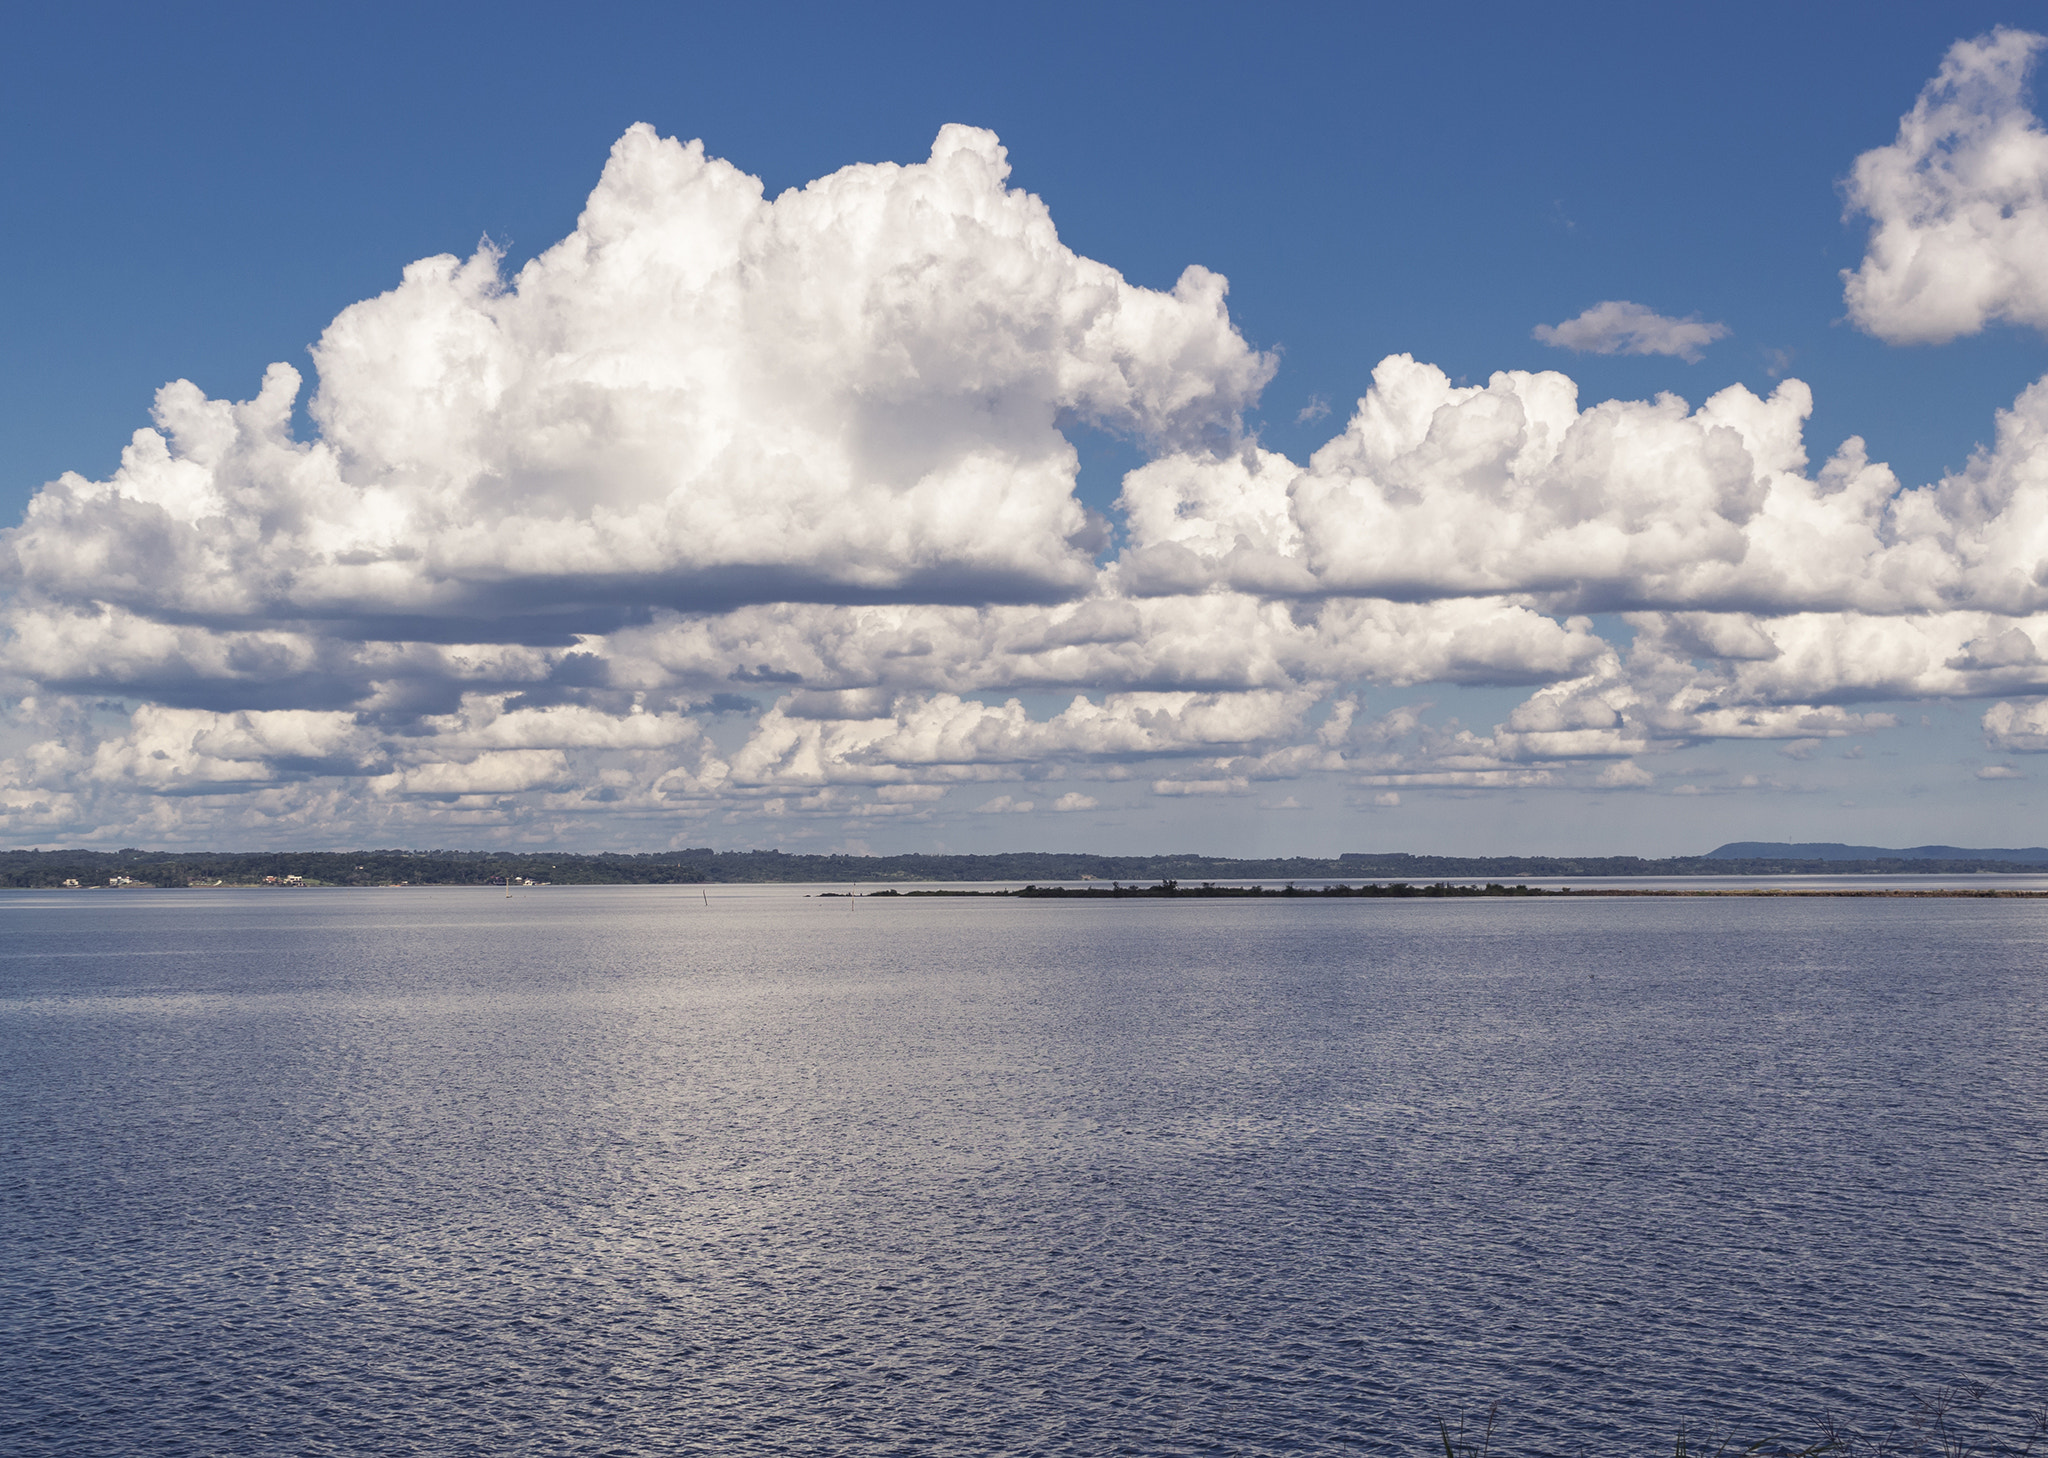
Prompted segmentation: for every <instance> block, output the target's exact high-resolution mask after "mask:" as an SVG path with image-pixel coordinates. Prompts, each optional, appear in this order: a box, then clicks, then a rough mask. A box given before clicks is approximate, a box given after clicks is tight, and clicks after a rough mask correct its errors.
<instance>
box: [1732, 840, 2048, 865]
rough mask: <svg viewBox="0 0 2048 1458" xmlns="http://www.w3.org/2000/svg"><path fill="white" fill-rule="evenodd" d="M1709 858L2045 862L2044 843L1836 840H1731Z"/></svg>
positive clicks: (2046, 850)
mask: <svg viewBox="0 0 2048 1458" xmlns="http://www.w3.org/2000/svg"><path fill="white" fill-rule="evenodd" d="M1707 859H1708V860H1710V861H2024V862H2026V863H2027V864H2028V865H2048V846H2038V845H2035V846H2028V847H2026V848H2025V849H2023V850H1966V849H1964V848H1962V847H1960V846H1953V845H1916V846H1912V847H1909V848H1908V849H1906V850H1887V849H1885V848H1884V847H1883V846H1877V845H1843V844H1841V842H1839V841H1832V840H1825V841H1818V840H1817V841H1800V842H1796V843H1795V842H1792V841H1784V840H1731V841H1729V842H1728V844H1726V845H1724V846H1717V847H1716V848H1715V849H1713V850H1710V851H1708V852H1707Z"/></svg>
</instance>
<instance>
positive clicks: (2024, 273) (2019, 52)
mask: <svg viewBox="0 0 2048 1458" xmlns="http://www.w3.org/2000/svg"><path fill="white" fill-rule="evenodd" d="M2044 44H2048V38H2044V37H2042V36H2039V35H2035V34H2033V33H2031V32H2029V31H2023V30H2008V29H2004V28H2000V29H1998V30H1994V31H1992V32H1991V33H1990V34H1989V35H1985V36H1979V37H1977V38H1976V39H1974V40H1963V41H1957V42H1956V43H1955V45H1954V46H1952V47H1950V49H1949V52H1948V55H1947V56H1946V57H1945V58H1944V59H1943V60H1942V63H1941V69H1940V71H1939V72H1938V73H1936V75H1935V77H1934V79H1933V80H1932V81H1930V82H1928V83H1927V87H1926V89H1925V90H1923V91H1922V92H1921V93H1920V98H1919V100H1918V101H1916V102H1915V103H1914V105H1913V109H1912V110H1911V111H1910V112H1908V113H1907V114H1906V115H1905V116H1904V117H1902V118H1901V119H1900V121H1899V135H1898V138H1897V140H1895V141H1894V142H1893V143H1892V144H1891V145H1890V146H1888V147H1879V148H1876V149H1874V150H1872V151H1869V152H1865V153H1864V154H1863V155H1862V156H1861V157H1858V158H1857V159H1856V165H1855V167H1854V169H1853V170H1852V171H1851V173H1850V176H1849V182H1848V201H1849V207H1850V210H1851V211H1852V212H1854V213H1862V214H1867V215H1868V216H1869V218H1870V222H1871V232H1870V242H1869V245H1868V249H1867V251H1866V253H1865V255H1864V258H1863V262H1862V264H1861V266H1860V267H1858V268H1857V269H1856V270H1855V271H1854V272H1853V273H1851V272H1845V273H1844V275H1843V277H1844V280H1845V282H1846V285H1847V288H1846V297H1847V300H1848V304H1849V317H1850V318H1851V319H1852V320H1854V321H1855V322H1856V325H1857V327H1859V328H1861V329H1864V330H1867V331H1868V332H1870V333H1871V334H1874V335H1876V336H1877V337H1878V338H1880V339H1884V340H1888V341H1890V342H1891V343H1894V344H1939V343H1942V342H1944V341H1946V340H1950V339H1954V338H1956V337H1957V336H1958V335H1962V334H1975V333H1976V332H1977V331H1979V330H1981V329H1983V328H1984V327H1985V326H1986V325H1988V324H1993V323H1999V322H2004V323H2012V324H2023V325H2028V326H2031V327H2032V328H2035V329H2042V330H2048V132H2044V131H2043V130H2042V128H2041V125H2040V122H2039V121H2038V120H2037V119H2036V118H2035V116H2034V115H2033V113H2032V112H2031V111H2029V110H2028V109H2027V105H2026V99H2025V98H2026V82H2027V75H2028V72H2029V71H2030V70H2031V69H2032V67H2033V64H2034V60H2035V58H2036V57H2037V56H2038V55H2039V53H2040V51H2041V47H2042V46H2043V45H2044Z"/></svg>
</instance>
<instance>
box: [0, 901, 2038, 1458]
mask: <svg viewBox="0 0 2048 1458" xmlns="http://www.w3.org/2000/svg"><path fill="white" fill-rule="evenodd" d="M2044 969H2048V905H2044V904H2038V903H2016V902H1982V901H1891V902H1884V901H1805V902H1787V901H1725V900H1723V901H1709V902H1682V901H1680V902H1672V901H1661V902H1660V901H1640V902H1631V901H1600V902H1541V903H1533V904H1532V903H1530V902H1528V901H1522V902H1479V903H1472V902H1466V903H1447V902H1431V903H1400V902H1374V901H1363V902H1361V901H1352V902H1343V903H1336V904H1328V903H1306V904H1304V903H1263V904H1261V903H1242V902H1237V903H1229V902H1156V901H1155V902H1124V903H1111V904H1095V905H1088V904H1079V905H1077V904H1072V903H1017V902H1004V901H984V902H967V901H946V902H931V901H915V900H910V901H894V902H891V901H862V902H858V903H854V904H852V905H849V903H847V902H845V901H840V900H832V901H823V900H816V899H806V898H805V897H804V896H803V895H802V894H801V892H799V891H791V890H786V889H779V888H777V889H764V890H752V891H733V890H727V891H725V892H724V893H723V894H720V893H719V892H717V891H714V892H713V893H712V895H711V897H710V901H709V904H708V905H707V904H705V902H704V900H703V898H702V897H701V896H700V894H699V893H698V891H696V890H695V889H694V888H691V889H687V890H685V889H678V888H633V889H616V890H613V889H576V890H571V889H566V888H562V889H556V888H551V889H547V890H543V891H536V892H522V893H520V894H519V895H517V896H515V897H513V898H511V899H509V900H508V899H506V898H505V897H504V896H503V895H502V893H500V892H495V891H422V890H406V891H303V892H196V891H195V892H163V893H156V892H130V893H112V892H94V893H69V894H64V895H50V894H40V893H7V894H6V895H5V896H4V897H0V1077H4V1085H0V1098H4V1105H0V1107H4V1124H0V1449H4V1450H5V1451H8V1452H12V1453H28V1454H46V1453H77V1454H95V1455H99V1454H110V1453H124V1452H150V1453H163V1454H185V1453H192V1454H200V1453H205V1454H217V1453H235V1454H239V1453H266V1454H267V1453H306V1454H322V1453H380V1454H382V1453H411V1452H419V1453H528V1452H533V1453H556V1452H560V1453H593V1454H595V1453H608V1454H609V1453H617V1454H626V1453H677V1452H714V1451H715V1452H719V1453H734V1454H746V1453H807V1454H808V1453H835V1452H836V1453H870V1452H872V1453H887V1452H903V1453H909V1452H918V1453H980V1452H991V1453H992V1452H1004V1453H1108V1452H1233V1453H1300V1452H1314V1451H1364V1452H1384V1453H1395V1452H1399V1453H1410V1454H1421V1453H1423V1452H1424V1451H1425V1450H1426V1449H1427V1448H1428V1447H1429V1445H1430V1443H1431V1442H1432V1441H1433V1440H1434V1438H1435V1429H1434V1426H1433V1422H1434V1415H1435V1414H1438V1413H1443V1414H1446V1415H1449V1416H1452V1417H1456V1416H1459V1415H1463V1416H1465V1417H1467V1418H1471V1417H1475V1416H1478V1415H1480V1414H1482V1413H1483V1412H1484V1410H1485V1408H1486V1406H1487V1405H1488V1404H1489V1403H1490V1402H1492V1401H1493V1400H1495V1399H1499V1400H1500V1401H1501V1403H1502V1406H1501V1409H1500V1411H1501V1432H1502V1437H1503V1440H1504V1442H1505V1446H1506V1447H1507V1448H1508V1449H1509V1450H1510V1451H1512V1452H1518V1453H1558V1454H1565V1453H1573V1452H1578V1451H1587V1452H1591V1453H1595V1454H1608V1453H1613V1454H1621V1453H1639V1452H1652V1451H1657V1450H1662V1451H1663V1452H1666V1453H1668V1452H1669V1451H1670V1445H1671V1438H1672V1434H1673V1432H1674V1430H1675V1428H1676V1426H1677V1424H1678V1423H1680V1422H1681V1421H1686V1422H1690V1423H1692V1424H1693V1425H1695V1427H1696V1428H1707V1429H1710V1430H1712V1431H1714V1432H1715V1433H1716V1434H1719V1433H1721V1432H1723V1431H1726V1430H1728V1429H1729V1428H1731V1427H1733V1428H1735V1429H1737V1430H1739V1431H1740V1432H1741V1433H1742V1434H1743V1436H1744V1439H1745V1441H1747V1439H1748V1438H1751V1437H1762V1436H1765V1435H1767V1434H1769V1433H1782V1434H1783V1435H1785V1436H1787V1437H1804V1436H1806V1435H1808V1433H1809V1431H1810V1428H1811V1423H1812V1420H1813V1418H1814V1417H1815V1416H1816V1415H1817V1414H1818V1413H1819V1412H1821V1411H1823V1410H1833V1411H1835V1412H1837V1413H1840V1414H1842V1415H1845V1416H1849V1417H1851V1418H1861V1419H1864V1420H1866V1421H1869V1420H1875V1419H1878V1418H1880V1417H1882V1418H1887V1419H1888V1418H1889V1417H1892V1416H1897V1415H1900V1414H1902V1413H1904V1412H1905V1411H1906V1410H1907V1407H1908V1405H1909V1403H1910V1399H1911V1397H1912V1395H1913V1394H1916V1393H1927V1392H1930V1391H1933V1390H1936V1389H1938V1388H1939V1387H1940V1386H1941V1385H1943V1384H1946V1383H1950V1382H1953V1381H1958V1380H1975V1381H1981V1382H1984V1383H1986V1384H1988V1385H1989V1386H1990V1387H1991V1388H1992V1390H1993V1396H1992V1397H1991V1398H1990V1399H1988V1406H1987V1408H1986V1409H1985V1411H1986V1413H1988V1414H1990V1415H1991V1416H1993V1417H1997V1418H1998V1419H1999V1420H2000V1421H2003V1420H2004V1419H2005V1418H2006V1417H2008V1416H2009V1414H2010V1410H2011V1409H2013V1408H2014V1407H2016V1406H2018V1405H2022V1404H2023V1403H2024V1402H2025V1401H2026V1400H2027V1399H2029V1398H2032V1399H2033V1400H2035V1401H2039V1400H2041V1399H2042V1398H2043V1397H2044V1396H2048V1393H2044V1392H2043V1390H2042V1389H2043V1387H2044V1385H2048V1384H2044V1382H2043V1374H2044V1373H2048V1362H2044V1360H2043V1359H2044V1357H2048V1168H2044V1166H2048V1057H2044V1052H2043V1048H2044V1036H2043V1035H2044V1033H2048V1001H2044V996H2043V993H2044V984H2048V970H2044Z"/></svg>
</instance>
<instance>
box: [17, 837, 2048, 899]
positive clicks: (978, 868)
mask: <svg viewBox="0 0 2048 1458" xmlns="http://www.w3.org/2000/svg"><path fill="white" fill-rule="evenodd" d="M2044 874H2048V865H2039V864H2032V863H2028V862H2025V861H2015V860H1995V859H1935V858H1932V857H1926V856H1908V855H1898V856H1889V857H1883V858H1878V859H1867V860H1844V859H1839V858H1823V857H1815V858H1811V859H1789V858H1782V857H1736V856H1728V855H1723V854H1720V853H1718V852H1717V853H1716V854H1714V855H1707V856H1672V857H1668V858H1666V859H1663V860H1647V859H1644V858H1643V857H1641V856H1423V855H1410V854H1407V853H1394V852H1386V853H1380V852H1371V853H1366V852H1355V853H1347V854H1344V855H1340V856H1321V857H1317V856H1286V857H1268V858H1263V859H1254V858H1244V859H1237V858H1231V857H1226V856H1196V855H1161V856H1108V855H1096V854H1093V853H1088V852H1050V851H1028V852H1013V853H997V854H985V855H899V856H849V855H793V854H789V853H786V852H783V851H714V850H711V849H709V848H705V847H698V848H693V849H684V850H667V851H653V852H644V853H640V854H626V853H619V852H607V853H599V854H589V855H585V854H569V853H566V852H561V851H519V852H511V851H450V850H357V851H295V850H284V851H161V850H134V849H130V850H119V851H93V850H13V851H0V888H14V889H20V890H54V889H57V888H59V887H62V886H64V885H65V884H66V883H67V882H73V883H76V884H77V886H78V887H79V888H81V889H83V888H86V887H91V886H100V887H105V886H108V885H110V884H130V885H134V884H140V885H148V886H156V887H174V886H175V887H185V886H208V887H211V886H215V885H221V886H223V887H225V886H261V885H263V884H265V883H266V882H268V883H271V884H285V883H297V884H305V885H323V886H393V885H407V886H490V885H498V886H502V885H504V884H505V883H506V882H507V881H508V880H509V881H512V882H514V883H520V884H523V883H526V882H546V883H548V884H550V885H556V886H570V885H581V886H632V885H642V886H675V885H683V886H716V885H767V884H784V885H790V884H794V885H817V884H821V883H836V884H842V885H844V884H862V885H868V886H887V885H890V884H892V883H894V884H898V885H930V884H933V883H939V884H944V883H948V882H952V883H969V882H981V883H997V884H1008V885H1023V884H1026V883H1034V882H1035V883H1037V884H1040V885H1045V884H1056V883H1067V884H1073V883H1078V882H1091V883H1093V882H1101V883H1104V884H1115V883H1121V884H1123V885H1125V886H1130V885H1139V884H1146V883H1152V882H1159V881H1177V882H1179V883H1180V884H1181V885H1183V886H1186V885H1190V884H1193V883H1195V882H1198V881H1239V882H1244V881H1265V882H1276V883H1277V882H1286V881H1295V882H1303V883H1307V882H1325V881H1345V882H1360V881H1400V882H1406V883H1411V884H1413V883H1420V882H1432V881H1441V880H1475V881H1507V880H1528V879H1535V880H1543V881H1551V882H1567V883H1570V882H1579V881H1590V880H1623V879H1626V880H1635V879H1640V878H1647V877H1658V878H1680V877H1683V878H1692V877H1713V878H1716V879H1726V878H1730V877H1743V878H1748V877H1772V878H1777V877H1785V876H1829V877H1843V876H1886V877H1893V878H1898V877H1911V878H1915V879H1917V878H1920V877H1932V876H1958V875H1971V876H1983V877H1986V878H1987V880H1989V879H1990V878H2003V877H2008V876H2026V875H2033V876H2040V875H2044ZM1991 884H1996V883H1995V880H1992V881H1991Z"/></svg>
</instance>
